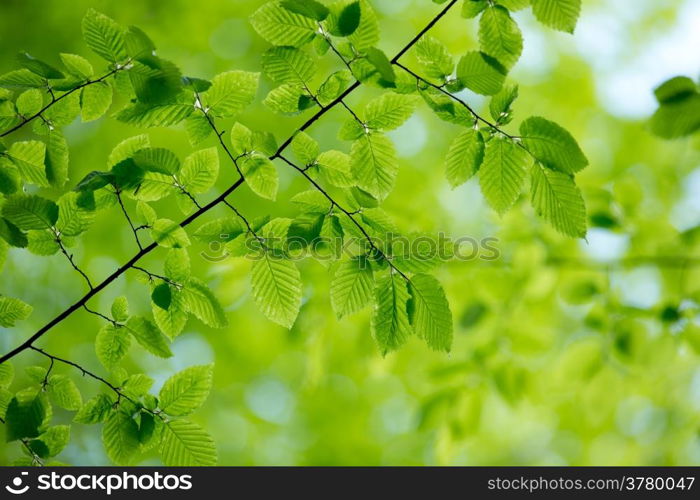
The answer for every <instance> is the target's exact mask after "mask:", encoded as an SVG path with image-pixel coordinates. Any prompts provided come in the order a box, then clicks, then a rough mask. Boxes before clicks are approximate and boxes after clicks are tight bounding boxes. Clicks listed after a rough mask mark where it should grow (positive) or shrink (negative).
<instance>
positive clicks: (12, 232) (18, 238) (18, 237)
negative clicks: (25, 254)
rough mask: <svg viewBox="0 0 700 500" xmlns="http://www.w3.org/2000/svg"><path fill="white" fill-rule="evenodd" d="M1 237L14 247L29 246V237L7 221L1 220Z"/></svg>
mask: <svg viewBox="0 0 700 500" xmlns="http://www.w3.org/2000/svg"><path fill="white" fill-rule="evenodd" d="M0 237H2V239H3V240H5V241H6V242H7V243H9V244H10V245H11V246H13V247H20V248H24V247H26V246H27V243H28V241H27V235H26V234H25V233H23V232H22V231H21V230H20V229H19V228H17V226H15V225H14V224H13V223H12V222H10V221H9V220H7V219H2V218H0Z"/></svg>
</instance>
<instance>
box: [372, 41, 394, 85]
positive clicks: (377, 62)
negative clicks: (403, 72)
mask: <svg viewBox="0 0 700 500" xmlns="http://www.w3.org/2000/svg"><path fill="white" fill-rule="evenodd" d="M365 57H366V58H367V61H368V62H369V63H370V64H371V65H372V66H374V68H375V69H376V70H377V72H378V73H379V76H380V78H381V81H382V82H383V85H382V86H385V87H389V86H391V87H395V85H394V82H396V73H394V67H393V66H392V64H391V61H389V58H388V57H387V56H386V54H385V53H384V52H382V51H381V50H379V49H377V48H375V47H370V48H368V49H367V50H366V51H365Z"/></svg>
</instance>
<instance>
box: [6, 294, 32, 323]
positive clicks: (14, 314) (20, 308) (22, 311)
mask: <svg viewBox="0 0 700 500" xmlns="http://www.w3.org/2000/svg"><path fill="white" fill-rule="evenodd" d="M32 310H33V308H32V306H30V305H29V304H25V303H24V302H22V301H21V300H19V299H15V298H12V297H5V296H0V326H2V327H3V328H10V327H13V326H15V322H17V321H22V320H25V319H27V318H28V317H29V315H30V314H31V313H32Z"/></svg>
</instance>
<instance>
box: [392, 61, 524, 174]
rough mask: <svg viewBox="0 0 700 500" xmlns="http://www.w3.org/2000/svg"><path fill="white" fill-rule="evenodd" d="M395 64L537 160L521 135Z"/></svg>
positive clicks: (439, 87)
mask: <svg viewBox="0 0 700 500" xmlns="http://www.w3.org/2000/svg"><path fill="white" fill-rule="evenodd" d="M394 64H395V65H396V66H398V67H399V68H401V69H403V70H404V71H406V72H407V73H408V74H410V75H411V76H413V77H414V78H415V79H416V81H417V82H423V83H424V84H426V85H429V86H430V87H432V88H434V89H436V90H438V91H440V92H441V93H443V94H445V95H446V96H447V97H449V98H450V99H452V100H454V101H455V102H457V103H459V104H460V105H462V106H463V107H464V108H465V109H466V110H467V111H469V113H470V114H471V115H472V116H473V117H474V120H476V121H477V122H481V123H483V124H484V125H486V126H487V127H489V128H490V129H491V130H493V131H494V132H497V133H499V134H501V135H503V136H504V137H507V138H508V139H510V140H511V141H512V142H513V143H514V144H516V145H517V146H519V147H520V148H522V149H523V150H524V151H527V154H529V155H530V156H532V157H533V158H534V159H535V160H537V157H536V156H535V155H533V154H532V152H530V150H529V149H527V147H525V145H524V144H523V143H522V141H520V136H517V135H511V134H509V133H508V132H506V131H505V130H503V129H502V128H501V127H499V126H498V125H496V124H495V123H492V122H490V121H489V120H487V119H486V118H484V117H483V116H481V115H480V114H479V113H477V112H476V111H475V110H474V108H472V107H471V106H470V105H469V104H467V102H465V101H464V100H463V99H460V98H459V97H457V96H456V95H454V94H453V93H451V92H449V91H447V90H446V89H445V88H444V87H442V86H440V85H435V84H434V83H433V82H431V81H429V80H426V79H425V78H423V77H422V76H420V75H419V74H417V73H415V72H414V71H412V70H410V69H408V68H407V67H406V66H404V65H403V64H401V63H399V62H395V63H394Z"/></svg>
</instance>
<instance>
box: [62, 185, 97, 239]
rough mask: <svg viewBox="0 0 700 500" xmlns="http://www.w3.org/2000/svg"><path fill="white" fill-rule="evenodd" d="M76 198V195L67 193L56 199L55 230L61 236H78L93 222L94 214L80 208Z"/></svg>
mask: <svg viewBox="0 0 700 500" xmlns="http://www.w3.org/2000/svg"><path fill="white" fill-rule="evenodd" d="M78 197H79V195H78V193H75V192H69V193H66V194H64V195H63V196H61V197H60V198H59V199H58V203H57V205H58V220H57V221H56V229H57V230H58V231H59V233H60V234H61V235H62V236H78V235H79V234H81V233H83V232H85V231H86V230H87V229H88V228H89V227H90V225H91V224H92V223H93V222H94V220H95V212H94V211H91V210H85V209H84V208H82V207H80V206H79V204H78Z"/></svg>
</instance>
